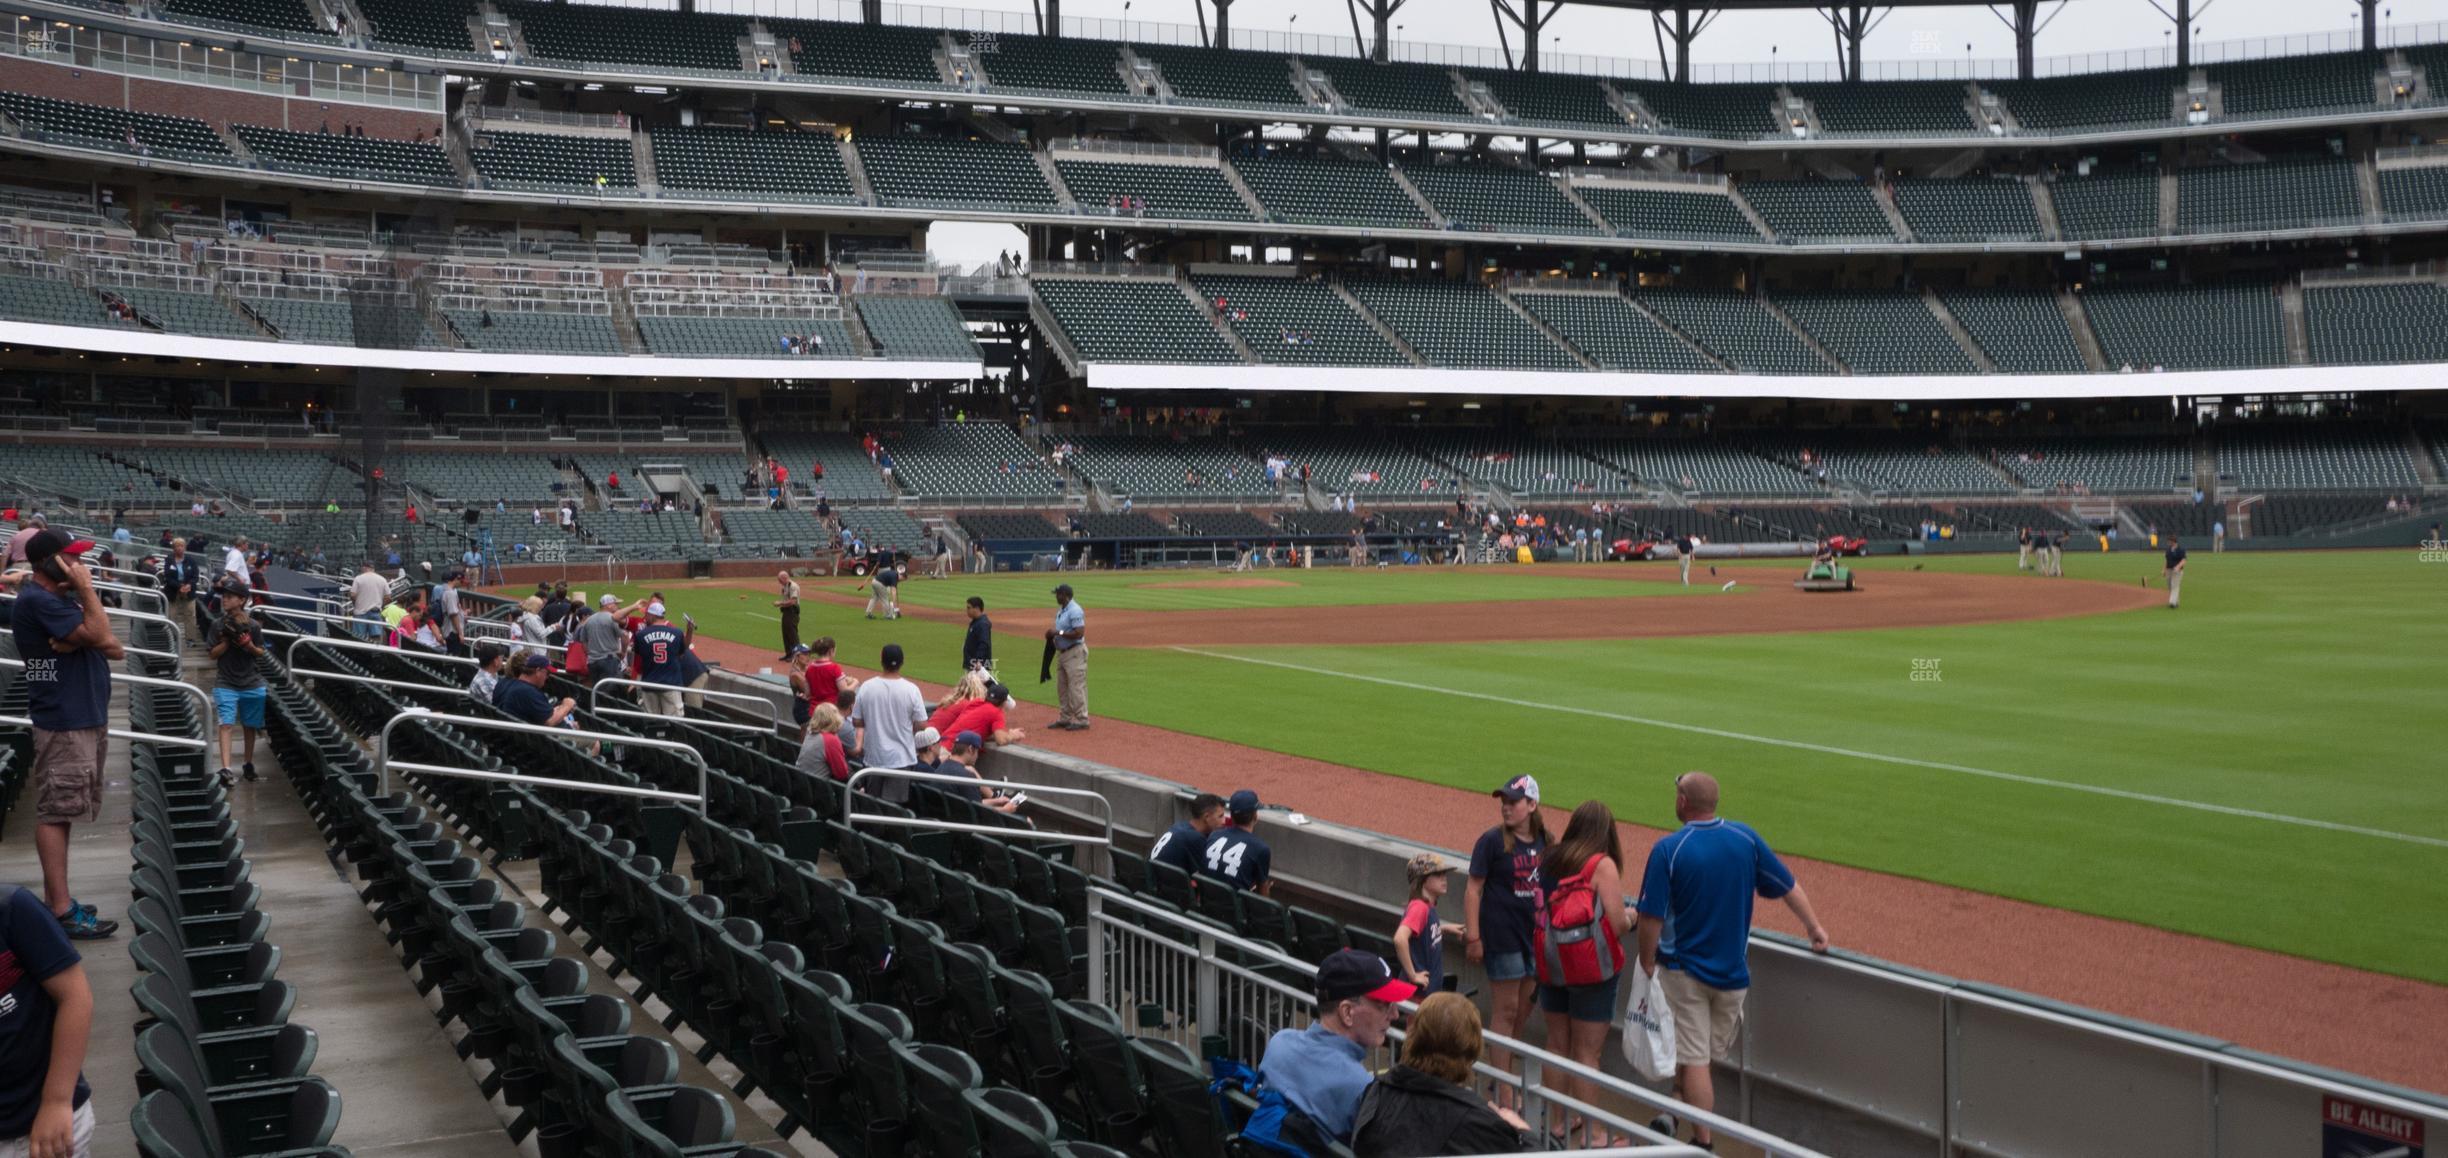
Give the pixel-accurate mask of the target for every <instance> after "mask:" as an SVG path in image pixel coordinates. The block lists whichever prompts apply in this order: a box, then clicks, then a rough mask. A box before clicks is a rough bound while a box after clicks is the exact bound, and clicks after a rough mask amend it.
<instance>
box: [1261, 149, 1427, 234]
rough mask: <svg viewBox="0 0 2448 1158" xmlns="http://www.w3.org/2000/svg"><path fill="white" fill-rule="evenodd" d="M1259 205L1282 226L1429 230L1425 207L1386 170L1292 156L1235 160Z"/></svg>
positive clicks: (1263, 156) (1280, 155)
mask: <svg viewBox="0 0 2448 1158" xmlns="http://www.w3.org/2000/svg"><path fill="white" fill-rule="evenodd" d="M1231 163H1232V167H1233V170H1234V171H1235V172H1237V173H1239V174H1241V179H1242V181H1244V182H1246V183H1247V184H1248V185H1249V187H1250V191H1251V192H1252V193H1255V194H1257V195H1258V203H1259V204H1261V205H1264V206H1266V210H1267V213H1268V214H1269V215H1271V216H1272V217H1274V219H1275V220H1278V221H1288V222H1293V223H1297V224H1302V225H1350V226H1359V227H1362V228H1372V227H1384V228H1399V229H1426V228H1428V227H1429V225H1428V218H1427V215H1426V214H1424V213H1422V212H1421V211H1420V207H1419V202H1417V201H1414V200H1412V199H1411V195H1410V194H1408V193H1405V192H1403V189H1402V186H1400V185H1397V184H1395V183H1394V178H1393V177H1391V176H1388V175H1387V173H1386V169H1385V166H1383V165H1378V164H1372V163H1367V162H1360V161H1328V160H1315V159H1311V158H1307V157H1296V156H1292V155H1290V154H1273V155H1264V154H1249V155H1243V156H1237V157H1234V158H1232V162H1231Z"/></svg>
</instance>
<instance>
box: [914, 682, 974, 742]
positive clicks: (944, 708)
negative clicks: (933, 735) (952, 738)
mask: <svg viewBox="0 0 2448 1158" xmlns="http://www.w3.org/2000/svg"><path fill="white" fill-rule="evenodd" d="M985 699H986V677H985V676H984V675H981V674H979V673H977V672H970V673H968V674H966V675H963V676H962V677H961V678H960V682H959V683H956V684H953V685H952V690H951V691H950V692H948V693H946V694H945V695H944V698H943V700H942V701H941V702H939V703H937V704H936V705H935V710H934V711H932V712H930V713H928V714H927V727H930V728H933V729H935V730H936V731H938V732H942V733H943V734H945V735H947V736H948V735H951V734H952V730H951V729H950V728H948V727H947V726H946V725H948V724H950V723H951V722H952V720H953V719H954V718H955V717H957V716H959V715H960V714H961V712H962V710H963V709H966V708H967V707H968V706H969V705H971V704H975V703H983V702H985Z"/></svg>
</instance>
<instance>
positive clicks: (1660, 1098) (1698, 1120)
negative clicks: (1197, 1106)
mask: <svg viewBox="0 0 2448 1158" xmlns="http://www.w3.org/2000/svg"><path fill="white" fill-rule="evenodd" d="M1107 905H1120V906H1122V907H1124V908H1127V909H1130V910H1132V911H1134V912H1136V913H1138V914H1141V915H1142V916H1146V917H1158V918H1163V919H1165V920H1167V921H1169V922H1171V923H1172V924H1173V925H1174V926H1176V927H1177V928H1180V929H1181V930H1182V931H1183V932H1185V933H1188V934H1191V935H1193V936H1195V937H1198V938H1201V939H1211V940H1214V941H1217V942H1221V943H1224V944H1228V945H1230V946H1231V947H1232V948H1233V950H1234V953H1235V956H1236V957H1238V958H1239V959H1241V960H1244V961H1249V962H1250V963H1251V964H1252V965H1253V966H1260V967H1267V966H1272V967H1281V968H1285V969H1290V970H1293V971H1294V975H1295V976H1299V977H1308V976H1312V975H1314V974H1315V973H1316V972H1317V966H1316V965H1315V964H1314V963H1312V962H1308V961H1303V960H1301V959H1299V958H1297V957H1292V956H1288V955H1286V954H1284V953H1283V952H1281V951H1280V950H1276V949H1273V948H1270V947H1268V946H1265V945H1261V944H1259V943H1258V942H1255V941H1251V940H1248V939H1245V938H1243V937H1241V936H1239V935H1237V934H1234V933H1231V932H1229V931H1226V930H1224V929H1217V928H1207V927H1192V926H1189V925H1188V924H1187V922H1185V921H1184V919H1183V917H1182V915H1181V914H1179V913H1176V912H1171V911H1169V910H1165V909H1160V908H1157V907H1156V906H1154V905H1150V904H1148V903H1146V902H1144V901H1141V900H1139V899H1138V898H1136V897H1132V896H1129V895H1127V894H1125V893H1122V892H1119V891H1116V890H1115V889H1114V888H1112V887H1111V886H1109V885H1105V884H1098V885H1095V886H1094V887H1091V888H1090V889H1089V890H1088V918H1089V926H1090V928H1091V929H1094V928H1096V926H1097V925H1098V922H1099V920H1100V919H1103V920H1111V921H1118V920H1120V919H1121V918H1118V917H1108V916H1106V914H1105V913H1104V911H1103V910H1104V907H1105V906H1107ZM1133 927H1134V928H1137V929H1138V931H1139V932H1141V933H1149V932H1151V930H1149V929H1147V928H1145V927H1141V926H1138V925H1133ZM1156 935H1157V936H1160V937H1162V936H1163V935H1162V934H1156ZM1166 939H1167V940H1171V938H1166ZM1253 959H1254V960H1253ZM1088 961H1089V969H1090V971H1091V980H1092V982H1094V983H1095V984H1093V985H1092V986H1091V990H1090V991H1091V993H1094V992H1096V991H1097V989H1096V985H1101V984H1102V974H1103V972H1104V966H1103V956H1102V955H1101V954H1098V953H1096V952H1093V951H1092V952H1090V953H1089V955H1088ZM1212 963H1213V964H1214V965H1215V966H1216V967H1218V968H1221V969H1228V970H1235V971H1236V972H1238V971H1239V970H1238V969H1237V968H1236V967H1235V966H1234V965H1233V964H1232V963H1231V962H1228V961H1222V960H1216V961H1214V962H1212ZM1249 977H1250V978H1251V979H1252V980H1255V981H1257V982H1259V983H1262V984H1266V985H1269V986H1272V987H1275V988H1277V989H1279V990H1281V991H1283V992H1285V993H1287V994H1289V995H1291V996H1295V997H1301V998H1307V997H1309V996H1310V995H1309V994H1306V993H1302V992H1299V991H1297V990H1294V989H1292V988H1291V987H1290V986H1287V985H1284V984H1283V983H1282V982H1280V981H1276V980H1274V979H1272V978H1265V977H1259V976H1258V975H1257V974H1255V973H1251V974H1249ZM1405 1004H1409V1003H1405ZM1486 1036H1487V1041H1488V1044H1489V1045H1491V1046H1497V1047H1501V1048H1503V1049H1505V1050H1508V1051H1510V1052H1512V1053H1514V1054H1515V1055H1517V1056H1519V1057H1522V1058H1523V1059H1525V1060H1526V1061H1527V1062H1529V1063H1532V1064H1534V1065H1535V1066H1536V1068H1537V1070H1538V1072H1540V1073H1548V1072H1560V1073H1564V1074H1569V1075H1571V1076H1573V1077H1577V1078H1580V1079H1581V1080H1583V1081H1587V1082H1592V1083H1596V1084H1597V1085H1598V1086H1599V1087H1600V1088H1602V1089H1604V1090H1606V1091H1607V1092H1608V1093H1610V1094H1614V1095H1618V1096H1621V1097H1623V1098H1626V1099H1628V1100H1631V1101H1633V1102H1636V1103H1639V1104H1640V1105H1643V1106H1647V1107H1650V1108H1652V1109H1655V1110H1659V1111H1663V1112H1666V1113H1671V1114H1673V1115H1674V1116H1676V1117H1677V1118H1680V1119H1682V1120H1684V1121H1687V1122H1690V1123H1693V1124H1694V1125H1701V1126H1706V1127H1708V1128H1709V1130H1710V1131H1711V1132H1712V1133H1714V1134H1717V1135H1720V1136H1723V1137H1727V1138H1732V1139H1734V1140H1735V1141H1738V1142H1741V1143H1742V1144H1744V1145H1745V1146H1749V1147H1752V1148H1754V1149H1757V1150H1759V1151H1760V1152H1761V1153H1763V1154H1767V1155H1772V1156H1779V1158H1825V1156H1824V1155H1822V1154H1820V1152H1818V1151H1816V1150H1812V1149H1810V1148H1808V1147H1805V1146H1800V1145H1796V1144H1795V1143H1793V1142H1791V1141H1789V1140H1787V1139H1784V1138H1779V1137H1777V1136H1775V1135H1773V1134H1769V1133H1767V1132H1765V1131H1763V1130H1760V1129H1758V1128H1757V1127H1754V1126H1749V1125H1745V1124H1743V1123H1741V1122H1737V1121H1734V1120H1733V1119H1731V1118H1726V1117H1723V1116H1721V1115H1718V1114H1716V1113H1713V1112H1710V1111H1708V1110H1702V1109H1699V1108H1697V1107H1694V1106H1690V1105H1686V1104H1685V1103H1683V1102H1679V1101H1676V1100H1675V1099H1674V1098H1672V1097H1670V1096H1668V1095H1666V1094H1662V1093H1658V1092H1656V1091H1654V1090H1651V1089H1649V1088H1648V1087H1646V1086H1642V1085H1638V1084H1636V1083H1632V1082H1627V1081H1625V1080H1623V1079H1622V1078H1618V1077H1616V1076H1614V1075H1612V1074H1608V1073H1603V1072H1600V1071H1599V1070H1596V1069H1592V1068H1590V1067H1588V1066H1584V1065H1582V1064H1581V1063H1579V1062H1576V1061H1574V1060H1572V1059H1571V1058H1567V1057H1564V1056H1562V1055H1559V1054H1555V1053H1550V1052H1548V1051H1546V1050H1544V1049H1541V1048H1539V1047H1537V1046H1534V1045H1529V1044H1525V1043H1523V1042H1519V1041H1515V1040H1513V1039H1510V1038H1504V1037H1499V1036H1497V1035H1496V1034H1493V1033H1490V1034H1487V1035H1486ZM1480 1070H1481V1072H1482V1073H1488V1074H1490V1075H1491V1076H1501V1077H1503V1078H1505V1079H1507V1080H1511V1079H1512V1075H1511V1074H1506V1073H1504V1072H1503V1071H1501V1070H1493V1069H1492V1068H1491V1067H1489V1066H1487V1065H1486V1063H1484V1062H1483V1063H1481V1065H1480ZM1542 1096H1543V1097H1546V1098H1548V1099H1550V1100H1554V1101H1557V1102H1559V1103H1566V1102H1567V1099H1565V1098H1563V1097H1561V1096H1560V1095H1557V1094H1556V1093H1554V1092H1552V1091H1542ZM1574 1108H1576V1109H1580V1108H1582V1107H1578V1106H1575V1107H1574ZM1610 1116H1611V1115H1610Z"/></svg>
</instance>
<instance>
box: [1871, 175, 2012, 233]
mask: <svg viewBox="0 0 2448 1158" xmlns="http://www.w3.org/2000/svg"><path fill="white" fill-rule="evenodd" d="M1895 199H1896V209H1897V211H1898V212H1901V213H1902V214H1903V215H1904V224H1905V225H1906V226H1907V227H1909V228H1910V229H1911V230H1912V233H1913V238H1914V240H1916V241H1938V242H1947V241H1953V242H1963V241H2033V240H2037V239H2039V237H2040V236H2041V229H2040V213H2039V210H2038V209H2037V208H2035V207H2034V206H2033V204H2032V197H2031V190H2030V189H2029V188H2028V187H2026V186H2025V185H2024V184H2023V181H2022V179H2021V178H2018V177H2001V178H1993V179H1986V180H1984V179H1980V178H1967V179H1963V180H1955V181H1924V180H1911V179H1906V180H1900V181H1897V182H1896V183H1895Z"/></svg>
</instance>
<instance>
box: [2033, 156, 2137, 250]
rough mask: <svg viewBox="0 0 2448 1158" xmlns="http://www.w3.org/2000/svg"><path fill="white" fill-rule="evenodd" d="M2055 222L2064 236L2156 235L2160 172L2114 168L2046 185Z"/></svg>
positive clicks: (2077, 238) (2082, 237)
mask: <svg viewBox="0 0 2448 1158" xmlns="http://www.w3.org/2000/svg"><path fill="white" fill-rule="evenodd" d="M2049 197H2050V199H2051V200H2052V201H2054V202H2055V203H2056V206H2057V226H2058V229H2059V231H2060V232H2062V233H2063V234H2064V235H2065V236H2066V237H2068V238H2073V239H2076V240H2084V241H2088V240H2094V239H2099V238H2110V237H2157V236H2159V234H2160V232H2161V231H2160V228H2159V175H2158V174H2157V173H2150V172H2117V173H2106V174H2095V175H2093V176H2089V177H2068V178H2066V179H2065V180H2062V181H2058V182H2056V183H2055V184H2052V185H2050V186H2049Z"/></svg>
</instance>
